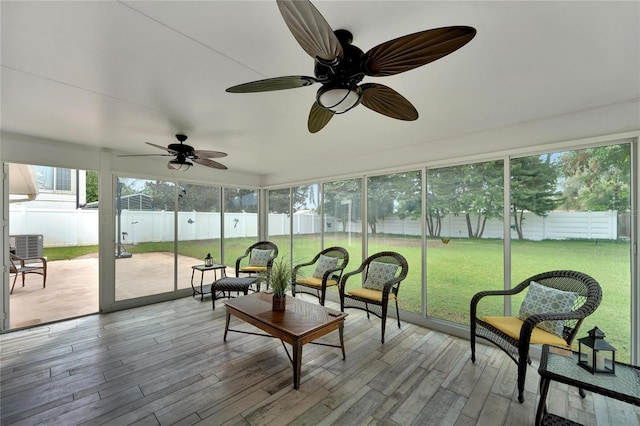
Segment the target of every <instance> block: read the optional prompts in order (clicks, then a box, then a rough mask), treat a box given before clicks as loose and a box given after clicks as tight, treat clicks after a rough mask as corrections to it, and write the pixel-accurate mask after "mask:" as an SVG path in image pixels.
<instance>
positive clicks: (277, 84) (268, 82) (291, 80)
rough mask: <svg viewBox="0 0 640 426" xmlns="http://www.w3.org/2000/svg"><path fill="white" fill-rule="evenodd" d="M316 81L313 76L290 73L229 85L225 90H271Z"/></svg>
mask: <svg viewBox="0 0 640 426" xmlns="http://www.w3.org/2000/svg"><path fill="white" fill-rule="evenodd" d="M316 81H317V80H316V79H315V78H314V77H307V76H304V75H290V76H286V77H275V78H267V79H265V80H257V81H252V82H249V83H243V84H238V85H237V86H233V87H229V88H228V89H227V90H226V91H227V92H229V93H253V92H270V91H272V90H285V89H297V88H299V87H304V86H310V85H312V84H313V83H315V82H316Z"/></svg>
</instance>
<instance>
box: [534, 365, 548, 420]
mask: <svg viewBox="0 0 640 426" xmlns="http://www.w3.org/2000/svg"><path fill="white" fill-rule="evenodd" d="M550 383H551V379H547V378H544V377H540V402H539V403H538V411H536V423H535V424H536V426H542V419H543V417H544V415H545V414H546V413H547V393H549V384H550Z"/></svg>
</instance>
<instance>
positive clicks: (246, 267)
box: [236, 241, 278, 291]
mask: <svg viewBox="0 0 640 426" xmlns="http://www.w3.org/2000/svg"><path fill="white" fill-rule="evenodd" d="M276 257H278V246H277V245H275V243H272V242H271V241H258V242H257V243H255V244H252V245H250V246H249V248H248V249H247V250H246V251H245V252H244V254H243V255H242V256H239V257H238V258H237V259H236V277H239V276H240V274H241V273H242V274H248V275H249V276H253V275H254V274H266V275H267V277H268V276H270V275H271V265H272V264H273V260H274V259H275V258H276ZM267 281H268V280H267ZM256 286H257V291H260V281H258V282H257V284H256ZM268 288H269V284H267V289H268Z"/></svg>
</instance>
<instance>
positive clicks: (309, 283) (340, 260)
mask: <svg viewBox="0 0 640 426" xmlns="http://www.w3.org/2000/svg"><path fill="white" fill-rule="evenodd" d="M320 256H326V257H332V258H334V259H336V261H337V263H336V265H335V266H333V267H331V268H329V269H326V270H325V271H324V272H323V271H318V270H317V268H318V267H321V265H320V263H321V262H319V260H320ZM348 263H349V252H347V250H345V249H344V248H342V247H329V248H327V249H324V250H322V251H321V252H320V253H318V254H316V255H315V257H314V258H313V259H312V260H311V261H310V262H306V263H300V264H298V265H296V266H295V267H294V268H293V279H292V282H291V294H292V295H293V297H295V296H296V293H306V294H311V295H313V296H316V297H317V298H318V300H319V301H320V304H321V305H322V306H324V301H325V298H326V296H327V287H333V286H337V285H338V284H339V283H340V279H341V278H342V272H343V271H344V268H345V267H346V266H347V264H348ZM316 264H317V265H316ZM313 265H316V271H314V272H321V273H322V276H321V277H319V276H315V275H316V274H314V276H311V277H306V276H301V269H302V268H304V267H309V266H313Z"/></svg>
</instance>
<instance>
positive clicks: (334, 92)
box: [316, 84, 362, 114]
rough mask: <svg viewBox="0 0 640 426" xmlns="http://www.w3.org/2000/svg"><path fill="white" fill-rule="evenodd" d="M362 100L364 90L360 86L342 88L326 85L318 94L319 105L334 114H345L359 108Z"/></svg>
mask: <svg viewBox="0 0 640 426" xmlns="http://www.w3.org/2000/svg"><path fill="white" fill-rule="evenodd" d="M361 99H362V89H361V88H360V86H354V87H341V86H339V85H331V84H325V85H323V86H322V87H321V88H319V89H318V92H317V94H316V100H317V101H318V104H319V105H320V106H321V107H323V108H326V109H328V110H330V111H331V112H333V113H334V114H344V113H345V112H347V111H349V110H350V109H351V108H354V107H355V106H357V105H358V104H359V103H360V100H361Z"/></svg>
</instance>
